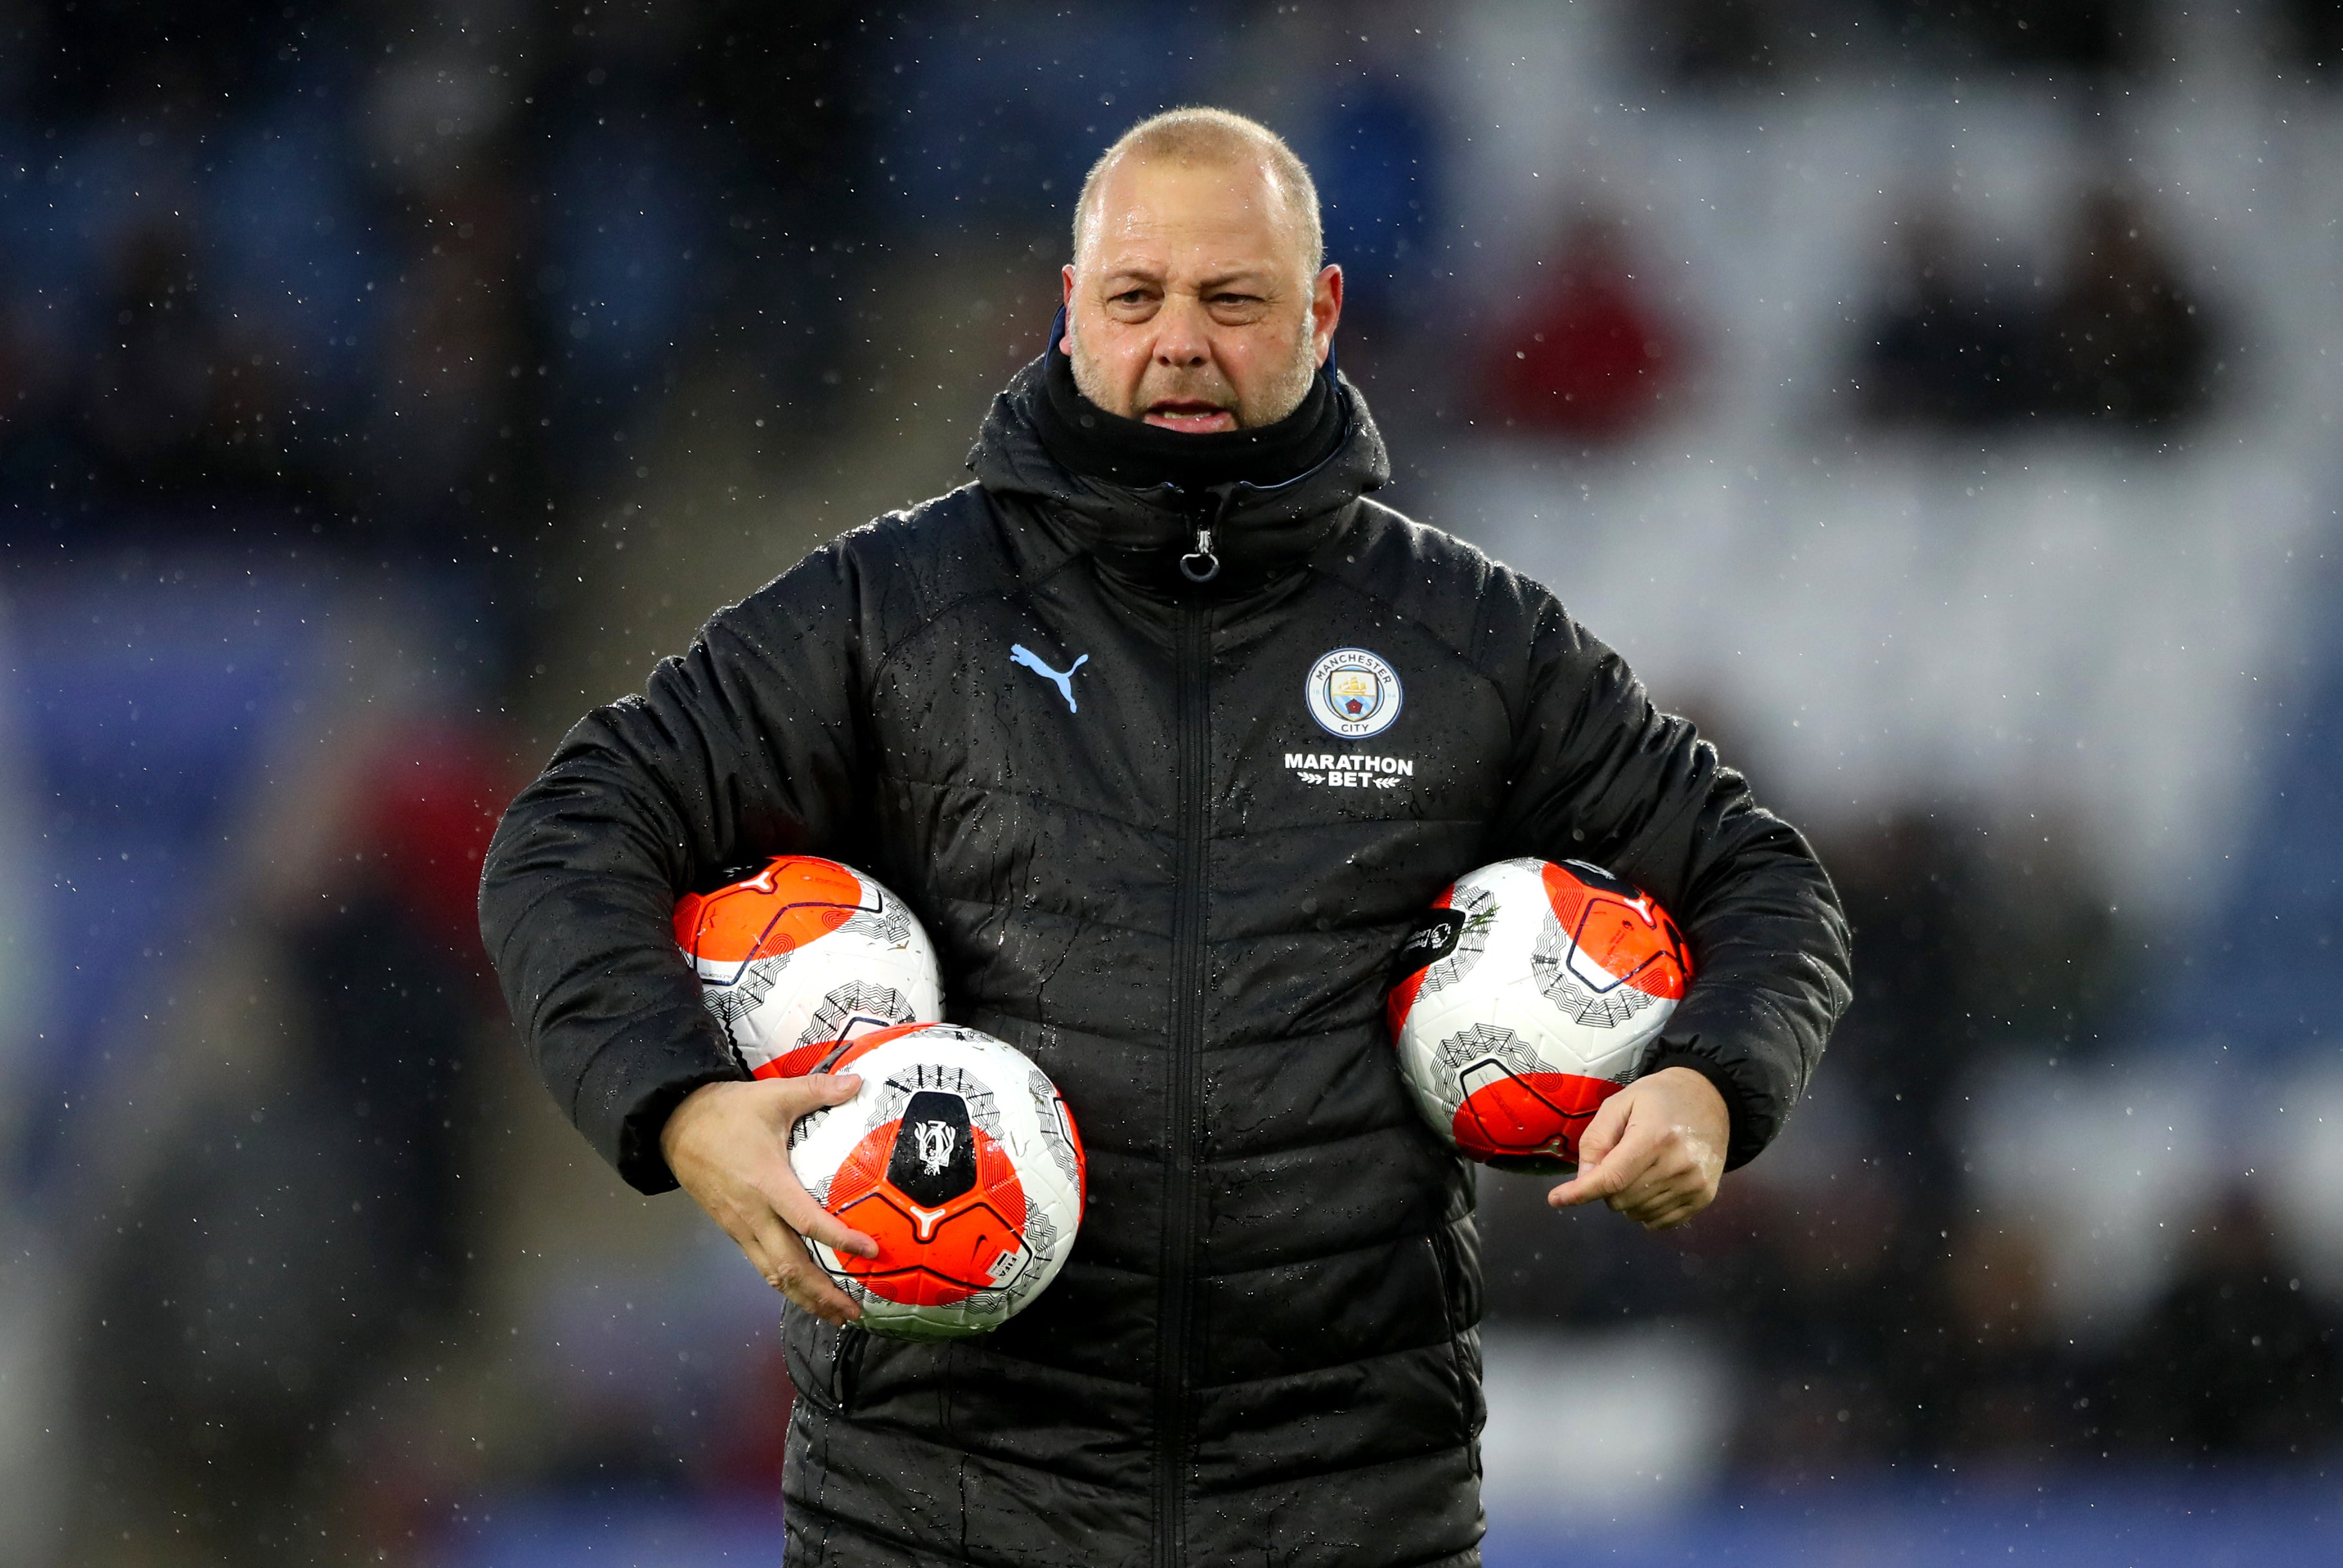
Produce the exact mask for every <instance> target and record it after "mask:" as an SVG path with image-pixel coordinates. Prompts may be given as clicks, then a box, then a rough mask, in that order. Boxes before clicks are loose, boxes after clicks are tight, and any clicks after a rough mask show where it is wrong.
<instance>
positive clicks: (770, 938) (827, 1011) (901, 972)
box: [675, 855, 944, 1078]
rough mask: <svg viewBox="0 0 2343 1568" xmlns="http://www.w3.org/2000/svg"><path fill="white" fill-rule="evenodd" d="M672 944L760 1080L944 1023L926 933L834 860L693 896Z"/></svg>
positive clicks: (785, 865) (774, 867)
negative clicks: (862, 1043) (860, 1043)
mask: <svg viewBox="0 0 2343 1568" xmlns="http://www.w3.org/2000/svg"><path fill="white" fill-rule="evenodd" d="M675 940H676V945H677V946H679V947H680V948H681V949H682V950H683V955H684V957H685V958H687V959H689V960H691V967H692V968H693V969H694V970H697V971H698V972H699V985H700V996H701V999H702V1000H705V1001H706V1002H707V1004H708V1010H709V1012H711V1013H713V1014H714V1015H715V1017H716V1021H717V1023H718V1024H719V1026H720V1027H721V1028H722V1029H723V1030H724V1037H725V1038H726V1039H727V1040H730V1041H731V1042H732V1050H733V1051H734V1052H735V1053H736V1054H737V1055H738V1056H739V1059H740V1065H741V1066H742V1067H743V1068H745V1069H747V1070H749V1073H750V1074H751V1075H753V1076H755V1077H758V1078H796V1077H799V1075H801V1074H804V1073H808V1072H820V1071H823V1070H826V1069H825V1065H824V1064H825V1063H826V1062H827V1061H828V1060H830V1059H833V1058H835V1057H836V1056H837V1055H838V1054H839V1053H840V1051H842V1050H844V1049H845V1048H846V1047H847V1046H848V1045H849V1044H850V1043H851V1042H852V1041H854V1040H859V1039H860V1038H861V1037H862V1036H864V1035H867V1034H870V1033H871V1032H873V1031H875V1030H882V1029H890V1028H892V1027H893V1026H894V1025H896V1024H899V1023H910V1022H912V1021H914V1020H926V1019H937V1018H941V1017H942V1016H943V1010H944V998H943V983H942V980H941V977H940V975H939V974H938V972H937V969H936V954H935V950H934V949H933V948H931V947H930V946H929V945H928V934H927V932H925V931H923V930H920V922H919V921H917V920H913V919H912V918H911V911H910V910H908V909H906V908H904V906H903V900H900V899H899V898H897V897H896V896H895V895H894V894H893V893H890V892H889V891H888V890H886V889H885V888H884V887H882V886H880V882H879V879H877V878H875V877H870V876H866V875H864V874H863V873H862V872H860V871H858V870H856V869H853V868H852V867H851V866H841V865H840V864H839V863H838V862H837V861H835V860H824V859H819V858H817V857H815V856H812V855H779V856H776V857H775V858H774V859H770V860H769V861H767V862H766V863H765V865H764V867H763V868H762V869H760V870H759V871H758V872H757V874H756V875H755V876H753V877H749V878H747V879H744V880H741V881H738V882H734V883H732V884H731V885H729V887H722V888H719V889H717V890H715V891H714V892H712V893H687V894H686V895H684V897H683V898H682V899H681V900H679V902H678V903H677V904H676V906H675Z"/></svg>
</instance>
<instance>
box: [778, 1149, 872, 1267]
mask: <svg viewBox="0 0 2343 1568" xmlns="http://www.w3.org/2000/svg"><path fill="white" fill-rule="evenodd" d="M758 1191H760V1192H762V1193H763V1194H764V1195H765V1199H766V1201H768V1202H769V1203H771V1204H772V1206H773V1211H774V1212H775V1213H777V1214H779V1216H780V1217H781V1222H782V1223H784V1224H786V1225H787V1226H789V1229H790V1230H792V1231H796V1232H797V1233H798V1234H799V1235H800V1236H811V1237H812V1238H813V1239H814V1240H815V1241H820V1242H821V1243H822V1244H823V1245H824V1246H826V1247H828V1248H829V1249H830V1251H833V1252H846V1253H850V1254H852V1255H853V1256H855V1257H857V1258H875V1257H877V1256H878V1255H879V1243H878V1242H876V1241H872V1240H871V1239H870V1237H868V1236H866V1235H864V1234H863V1233H862V1232H861V1231H858V1230H855V1229H854V1228H853V1227H852V1226H850V1225H849V1224H848V1223H847V1222H846V1221H843V1220H841V1219H840V1218H839V1217H838V1216H837V1215H835V1214H833V1213H831V1212H830V1211H829V1210H827V1209H825V1208H823V1207H822V1206H821V1205H820V1204H819V1203H817V1202H815V1201H813V1194H812V1193H810V1192H809V1191H806V1190H805V1183H804V1182H802V1181H799V1180H798V1173H797V1172H796V1171H792V1170H790V1169H789V1167H788V1166H787V1165H784V1166H782V1167H781V1169H780V1170H779V1171H774V1172H772V1173H771V1174H769V1176H767V1177H766V1179H765V1180H764V1181H761V1182H759V1184H758Z"/></svg>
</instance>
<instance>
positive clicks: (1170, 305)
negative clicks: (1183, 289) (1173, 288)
mask: <svg viewBox="0 0 2343 1568" xmlns="http://www.w3.org/2000/svg"><path fill="white" fill-rule="evenodd" d="M1157 321H1158V326H1157V328H1156V333H1155V362H1156V363H1157V364H1158V365H1161V366H1164V367H1167V368H1170V369H1175V370H1192V369H1193V368H1195V367H1197V366H1199V365H1202V364H1203V363H1204V362H1205V361H1206V360H1207V359H1210V358H1211V357H1212V341H1211V337H1210V336H1209V334H1207V333H1206V331H1205V327H1206V326H1207V325H1208V323H1207V322H1206V321H1205V319H1204V309H1203V307H1202V304H1201V303H1200V302H1198V301H1196V300H1192V299H1186V298H1182V297H1180V296H1178V295H1174V296H1172V297H1171V298H1170V299H1168V300H1166V301H1164V308H1163V313H1162V315H1161V317H1157Z"/></svg>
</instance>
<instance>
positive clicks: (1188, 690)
mask: <svg viewBox="0 0 2343 1568" xmlns="http://www.w3.org/2000/svg"><path fill="white" fill-rule="evenodd" d="M1211 633H1212V618H1211V612H1210V611H1209V610H1208V609H1206V608H1204V607H1203V606H1202V605H1196V604H1186V605H1182V606H1181V608H1180V644H1179V654H1178V660H1179V662H1178V667H1177V683H1178V691H1179V696H1178V702H1179V734H1178V759H1177V767H1178V780H1179V807H1178V809H1179V814H1180V816H1179V839H1178V851H1177V854H1176V856H1175V867H1174V875H1175V877H1176V878H1177V880H1176V881H1175V883H1174V887H1175V890H1176V891H1175V894H1174V904H1173V910H1172V1042H1171V1043H1172V1052H1171V1060H1170V1064H1169V1071H1170V1077H1171V1084H1170V1088H1171V1093H1170V1094H1169V1095H1168V1096H1166V1099H1167V1101H1169V1103H1168V1104H1167V1106H1166V1108H1165V1111H1164V1126H1163V1162H1164V1203H1165V1211H1164V1216H1163V1253H1162V1261H1161V1267H1162V1274H1161V1297H1160V1302H1159V1311H1158V1316H1159V1322H1160V1324H1161V1328H1160V1332H1161V1341H1160V1346H1161V1350H1160V1353H1159V1360H1158V1371H1157V1374H1156V1382H1155V1431H1156V1455H1155V1561H1156V1563H1157V1564H1158V1568H1180V1565H1181V1564H1182V1563H1184V1562H1185V1561H1186V1558H1187V1529H1186V1518H1185V1513H1186V1503H1187V1492H1188V1489H1187V1474H1186V1472H1187V1450H1188V1442H1189V1432H1188V1424H1189V1408H1188V1407H1189V1394H1188V1362H1189V1352H1190V1348H1191V1347H1190V1341H1191V1339H1192V1325H1191V1319H1192V1315H1193V1312H1194V1300H1193V1298H1194V1294H1195V1290H1194V1281H1193V1279H1192V1273H1193V1270H1194V1266H1195V1257H1194V1253H1195V1248H1196V1209H1197V1204H1198V1201H1199V1199H1200V1196H1201V1194H1200V1191H1199V1188H1198V1182H1197V1179H1196V1153H1197V1145H1198V1143H1199V1141H1201V1139H1202V1127H1201V1125H1200V1124H1199V1121H1198V1102H1199V1101H1201V1100H1202V1097H1203V1092H1202V1091H1203V1078H1204V1063H1203V1034H1204V912H1205V903H1206V900H1205V890H1204V878H1205V869H1206V857H1205V834H1206V830H1207V828H1208V827H1209V825H1210V811H1211V803H1210V779H1209V774H1210V772H1211V755H1210V753H1211V738H1212V713H1211V709H1210V706H1209V700H1210V689H1209V677H1210V673H1211V652H1212V642H1211Z"/></svg>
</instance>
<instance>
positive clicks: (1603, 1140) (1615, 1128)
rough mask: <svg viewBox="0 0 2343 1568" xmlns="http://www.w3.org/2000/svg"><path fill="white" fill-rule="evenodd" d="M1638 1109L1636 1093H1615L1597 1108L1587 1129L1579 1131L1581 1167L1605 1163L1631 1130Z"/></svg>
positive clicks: (1579, 1160) (1579, 1159)
mask: <svg viewBox="0 0 2343 1568" xmlns="http://www.w3.org/2000/svg"><path fill="white" fill-rule="evenodd" d="M1634 1110H1635V1097H1634V1095H1632V1094H1614V1095H1613V1096H1611V1098H1610V1099H1608V1100H1606V1101H1604V1102H1603V1103H1602V1104H1600V1105H1598V1106H1596V1107H1595V1108H1594V1117H1593V1118H1592V1119H1591V1120H1590V1121H1588V1122H1587V1123H1586V1131H1584V1132H1582V1133H1580V1134H1579V1135H1578V1168H1579V1169H1580V1170H1581V1171H1584V1170H1586V1169H1587V1168H1588V1167H1589V1166H1593V1165H1600V1164H1602V1163H1603V1161H1604V1159H1606V1158H1607V1157H1608V1156H1609V1155H1610V1153H1611V1151H1612V1150H1614V1149H1615V1148H1617V1147H1618V1146H1619V1141H1620V1140H1621V1139H1622V1138H1624V1137H1625V1136H1626V1134H1627V1124H1628V1123H1629V1122H1630V1121H1633V1120H1634Z"/></svg>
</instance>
